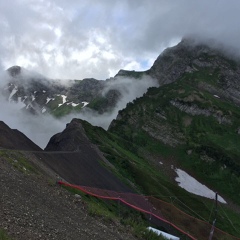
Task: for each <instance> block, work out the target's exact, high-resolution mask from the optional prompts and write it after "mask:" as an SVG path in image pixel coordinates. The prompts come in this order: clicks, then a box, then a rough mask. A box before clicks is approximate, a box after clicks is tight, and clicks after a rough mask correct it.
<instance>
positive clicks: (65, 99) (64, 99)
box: [61, 95, 67, 104]
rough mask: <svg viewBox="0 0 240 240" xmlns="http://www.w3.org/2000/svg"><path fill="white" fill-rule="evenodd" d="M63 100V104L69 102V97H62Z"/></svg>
mask: <svg viewBox="0 0 240 240" xmlns="http://www.w3.org/2000/svg"><path fill="white" fill-rule="evenodd" d="M61 97H62V99H63V104H64V103H65V102H66V101H67V96H65V95H61Z"/></svg>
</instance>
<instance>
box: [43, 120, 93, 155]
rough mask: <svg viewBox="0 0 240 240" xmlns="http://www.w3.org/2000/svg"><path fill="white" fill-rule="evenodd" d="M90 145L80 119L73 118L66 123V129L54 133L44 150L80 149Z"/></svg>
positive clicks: (73, 150)
mask: <svg viewBox="0 0 240 240" xmlns="http://www.w3.org/2000/svg"><path fill="white" fill-rule="evenodd" d="M89 145H91V142H90V141H89V139H88V138H87V136H86V134H85V131H84V128H83V126H82V124H81V120H79V119H73V120H72V121H71V122H70V123H69V124H67V126H66V129H65V130H64V131H63V132H61V133H58V134H56V135H54V136H53V137H52V138H51V139H50V141H49V143H48V145H47V146H46V148H45V150H46V151H72V152H75V151H80V150H83V149H85V148H86V147H87V146H89Z"/></svg>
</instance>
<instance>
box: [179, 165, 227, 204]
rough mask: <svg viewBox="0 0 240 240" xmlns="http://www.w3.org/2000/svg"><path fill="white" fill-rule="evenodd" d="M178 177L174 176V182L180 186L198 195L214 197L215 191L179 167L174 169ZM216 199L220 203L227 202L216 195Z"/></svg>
mask: <svg viewBox="0 0 240 240" xmlns="http://www.w3.org/2000/svg"><path fill="white" fill-rule="evenodd" d="M175 172H176V173H177V175H178V177H176V178H175V180H176V182H178V185H179V186H180V187H181V188H184V189H185V190H186V191H188V192H190V193H193V194H195V195H198V196H202V197H206V198H210V199H215V196H216V193H215V192H213V191H212V190H211V189H209V188H208V187H206V186H205V185H203V184H201V183H200V182H198V181H197V180H196V179H195V178H193V177H191V176H190V175H189V174H187V173H186V172H184V171H183V170H181V169H175ZM218 201H219V202H221V203H227V202H226V201H225V200H224V199H223V198H222V197H221V196H219V195H218Z"/></svg>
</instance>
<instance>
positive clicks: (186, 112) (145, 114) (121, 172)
mask: <svg viewBox="0 0 240 240" xmlns="http://www.w3.org/2000/svg"><path fill="white" fill-rule="evenodd" d="M239 73H240V64H239V61H238V60H237V59H234V58H231V57H229V55H227V54H226V53H224V52H222V51H221V50H220V49H219V48H218V47H212V46H209V45H207V44H204V43H196V42H192V41H190V40H183V41H182V42H180V43H179V44H178V45H177V46H175V47H173V48H169V49H166V50H165V51H164V52H163V53H162V54H161V55H160V56H159V57H158V59H157V60H156V61H155V63H154V64H153V66H152V68H151V69H149V70H148V71H146V72H142V73H139V72H134V71H124V70H122V71H120V72H119V73H118V75H120V76H128V77H129V76H130V77H132V78H134V79H137V78H138V77H139V76H140V77H142V76H143V75H147V76H151V77H154V78H156V79H157V81H158V83H159V87H151V88H150V89H149V90H148V91H147V92H146V93H145V94H144V95H143V96H142V97H139V98H137V99H135V100H134V101H133V102H130V103H128V104H127V107H126V108H125V109H123V110H121V111H119V114H118V116H117V118H116V119H115V120H113V121H112V123H111V125H110V127H109V129H108V131H104V130H103V129H101V128H98V127H93V126H91V125H89V124H87V123H86V122H82V126H83V128H84V131H85V133H86V135H87V136H88V138H89V139H90V140H91V141H92V142H93V143H95V144H96V145H97V146H98V148H99V149H100V151H102V153H103V154H104V156H105V157H106V159H107V160H108V161H109V162H110V163H111V164H112V165H113V166H114V167H115V169H116V170H115V172H116V174H117V175H118V176H120V177H121V178H123V179H129V180H131V182H132V185H133V186H135V190H136V191H138V192H142V193H144V194H151V195H157V196H158V197H159V198H161V199H164V200H166V196H172V197H174V199H177V201H179V202H178V203H177V201H176V202H175V204H176V206H177V207H179V208H181V209H183V210H184V211H186V212H188V213H190V212H191V211H190V212H189V209H187V208H186V207H184V206H183V205H182V204H181V203H184V205H185V206H188V207H190V208H191V209H193V210H192V211H194V212H195V213H196V214H198V216H201V217H203V218H204V219H207V218H209V213H210V212H211V204H209V203H207V202H206V201H207V200H206V199H204V198H202V197H198V196H196V195H193V194H191V193H188V192H186V191H185V190H183V189H182V188H179V187H178V182H177V181H176V179H178V178H177V177H179V175H178V173H179V172H181V171H182V170H184V171H186V172H188V173H189V174H190V175H191V176H193V177H194V178H195V179H197V180H198V181H199V182H201V183H202V184H204V185H206V186H207V187H208V188H209V189H212V190H213V191H214V192H216V191H217V192H218V193H219V194H220V195H221V196H222V197H223V198H224V199H225V200H226V202H227V206H226V208H225V207H224V206H222V207H223V208H224V209H225V210H224V211H229V212H228V214H229V215H228V216H231V217H230V218H231V219H237V218H239V212H240V208H239V206H240V201H239V196H240V190H239V189H240V188H239V184H240V162H239V159H240V152H239V147H238V146H239V144H240V136H239V135H240V108H239V100H240V75H239ZM56 139H57V136H56ZM73 139H74V138H71V140H70V141H69V143H71V144H72V142H73ZM65 144H66V143H65ZM66 146H67V144H66ZM179 185H180V183H179ZM189 191H190V190H189ZM197 194H198V193H197ZM227 209H228V210H227ZM230 209H232V210H230ZM224 211H223V212H222V213H219V214H220V216H221V217H219V219H218V221H219V222H218V227H220V228H222V229H228V231H229V232H231V233H232V234H235V235H239V233H240V227H239V225H238V223H237V222H235V223H234V224H233V226H232V227H231V226H230V225H231V224H230V225H229V224H228V223H227V222H226V221H225V220H224V219H225V217H224ZM231 211H232V212H231ZM230 212H231V213H230ZM235 214H236V215H235Z"/></svg>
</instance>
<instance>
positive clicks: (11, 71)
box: [7, 66, 22, 77]
mask: <svg viewBox="0 0 240 240" xmlns="http://www.w3.org/2000/svg"><path fill="white" fill-rule="evenodd" d="M7 71H8V73H9V75H10V76H12V77H16V76H18V75H20V74H21V71H22V68H21V67H20V66H12V67H10V68H8V69H7Z"/></svg>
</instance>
